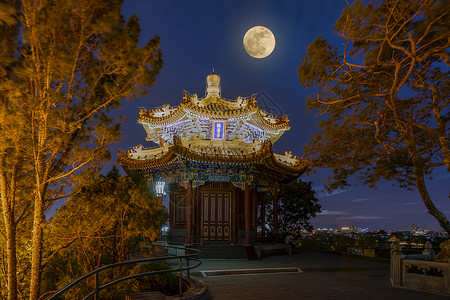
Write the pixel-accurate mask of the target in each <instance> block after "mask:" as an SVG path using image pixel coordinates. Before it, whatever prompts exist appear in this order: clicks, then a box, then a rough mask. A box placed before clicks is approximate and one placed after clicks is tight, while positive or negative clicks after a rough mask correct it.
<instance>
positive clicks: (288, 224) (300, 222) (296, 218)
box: [266, 180, 321, 235]
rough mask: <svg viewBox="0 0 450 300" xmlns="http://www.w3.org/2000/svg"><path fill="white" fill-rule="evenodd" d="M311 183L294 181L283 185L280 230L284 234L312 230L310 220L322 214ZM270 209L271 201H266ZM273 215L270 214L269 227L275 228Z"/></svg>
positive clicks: (279, 203) (279, 197) (279, 200)
mask: <svg viewBox="0 0 450 300" xmlns="http://www.w3.org/2000/svg"><path fill="white" fill-rule="evenodd" d="M314 194H315V191H314V190H313V189H312V187H311V182H303V181H300V180H299V181H292V182H290V183H286V184H282V185H281V187H280V193H279V194H278V216H279V217H278V219H279V224H278V226H279V230H280V232H281V233H282V234H284V235H287V234H297V233H299V232H300V231H301V230H303V229H306V230H308V231H310V230H312V229H313V228H312V226H311V224H310V223H309V220H310V219H311V218H313V217H315V216H316V214H317V213H318V212H320V208H321V205H320V204H318V203H317V202H318V200H317V198H316V197H315V196H314ZM266 205H269V206H270V208H269V209H271V210H272V209H273V208H272V204H271V201H266ZM272 216H273V214H272V213H269V214H268V217H269V220H268V221H269V222H268V225H269V226H270V227H272V228H273V218H272Z"/></svg>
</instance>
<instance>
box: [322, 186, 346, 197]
mask: <svg viewBox="0 0 450 300" xmlns="http://www.w3.org/2000/svg"><path fill="white" fill-rule="evenodd" d="M346 191H348V189H337V190H334V191H332V192H331V193H328V192H327V191H326V190H325V188H324V187H321V188H320V187H319V188H318V189H317V197H320V198H326V197H331V196H334V195H339V194H342V193H345V192H346Z"/></svg>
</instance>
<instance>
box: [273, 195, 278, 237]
mask: <svg viewBox="0 0 450 300" xmlns="http://www.w3.org/2000/svg"><path fill="white" fill-rule="evenodd" d="M273 233H274V234H275V243H278V242H279V237H278V190H277V189H274V190H273Z"/></svg>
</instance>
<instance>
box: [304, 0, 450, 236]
mask: <svg viewBox="0 0 450 300" xmlns="http://www.w3.org/2000/svg"><path fill="white" fill-rule="evenodd" d="M448 8H449V6H448V1H440V0H420V1H395V0H385V1H382V2H377V3H372V2H370V3H367V4H366V5H365V4H364V3H363V2H362V1H356V2H354V3H353V4H352V5H350V6H349V7H348V8H346V9H344V11H343V13H342V15H341V17H340V18H339V19H338V21H337V22H336V24H335V30H336V31H337V33H338V35H339V37H341V38H342V40H343V46H342V47H341V48H337V47H334V46H333V45H331V44H329V43H328V42H327V41H326V40H325V39H323V37H318V38H316V40H314V41H313V43H312V44H311V45H309V47H308V49H307V56H306V57H304V58H303V59H302V62H301V64H300V66H299V67H298V74H299V80H300V82H301V84H302V85H303V86H304V87H315V88H317V89H318V93H317V94H316V95H314V96H311V97H309V98H308V100H307V106H308V108H309V109H310V110H314V111H316V112H318V114H320V115H321V120H320V121H319V127H320V131H319V132H317V133H315V134H314V135H313V137H312V139H311V141H310V142H309V144H308V145H307V146H306V147H305V152H306V153H307V155H308V158H309V159H310V160H311V164H312V166H315V167H327V168H331V169H332V170H333V172H334V180H335V181H334V183H332V184H331V185H330V186H329V187H330V188H337V187H339V186H343V185H347V179H348V177H349V176H350V175H352V174H359V175H360V179H361V180H362V181H363V182H364V183H366V184H368V185H369V186H372V187H373V186H375V184H376V182H378V181H379V180H381V179H386V180H395V181H397V182H398V183H399V185H400V186H401V187H410V186H414V185H415V186H416V188H417V191H418V192H419V194H420V196H421V198H422V201H423V203H424V204H425V207H426V209H427V211H428V213H430V214H431V215H432V216H433V217H435V218H436V220H437V221H438V222H439V224H440V225H441V227H442V228H443V229H444V230H446V231H447V232H450V223H449V221H448V219H447V218H446V216H445V215H444V213H443V212H441V211H440V210H439V209H438V208H437V207H436V206H435V205H434V203H433V201H432V199H431V196H430V194H429V192H428V190H427V186H426V181H425V178H426V176H427V175H428V174H430V173H431V172H432V171H433V169H435V168H445V169H447V171H448V172H450V132H449V130H450V129H449V121H450V110H449V107H450V98H449V97H448V95H449V94H450V93H449V92H450V90H449V88H450V86H449V80H448V78H449V72H448V71H445V68H447V70H448V66H449V65H450V62H449V52H448V48H449V45H450V39H449V35H450V30H449V29H450V28H449V23H448V18H449V16H448V13H449V9H448Z"/></svg>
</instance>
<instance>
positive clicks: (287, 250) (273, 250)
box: [253, 244, 292, 259]
mask: <svg viewBox="0 0 450 300" xmlns="http://www.w3.org/2000/svg"><path fill="white" fill-rule="evenodd" d="M253 248H254V249H255V253H256V256H257V257H258V259H261V258H263V257H265V256H273V255H286V254H288V255H291V254H292V245H288V244H261V245H254V246H253Z"/></svg>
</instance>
